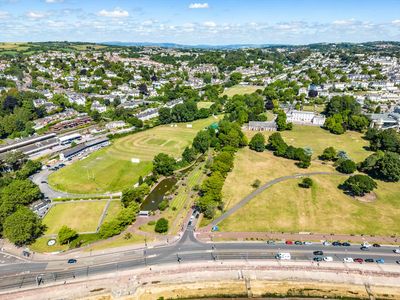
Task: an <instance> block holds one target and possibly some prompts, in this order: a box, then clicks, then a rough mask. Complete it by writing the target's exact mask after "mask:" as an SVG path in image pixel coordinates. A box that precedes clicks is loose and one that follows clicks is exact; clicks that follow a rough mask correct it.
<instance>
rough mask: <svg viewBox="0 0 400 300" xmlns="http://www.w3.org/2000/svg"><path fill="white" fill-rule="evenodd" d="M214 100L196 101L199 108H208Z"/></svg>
mask: <svg viewBox="0 0 400 300" xmlns="http://www.w3.org/2000/svg"><path fill="white" fill-rule="evenodd" d="M213 104H214V102H208V101H200V102H197V108H198V109H201V108H210V107H211V105H213Z"/></svg>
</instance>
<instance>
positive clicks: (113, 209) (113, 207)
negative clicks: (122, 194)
mask: <svg viewBox="0 0 400 300" xmlns="http://www.w3.org/2000/svg"><path fill="white" fill-rule="evenodd" d="M121 210H122V205H121V201H111V202H110V205H109V206H108V210H107V212H106V217H105V218H104V220H103V223H105V222H109V221H111V220H112V219H114V218H115V217H116V216H117V215H118V213H119V212H120V211H121Z"/></svg>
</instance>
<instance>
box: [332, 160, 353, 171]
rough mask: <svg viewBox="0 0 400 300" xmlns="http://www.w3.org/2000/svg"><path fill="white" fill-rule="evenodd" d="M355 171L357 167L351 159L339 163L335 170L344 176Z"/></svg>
mask: <svg viewBox="0 0 400 300" xmlns="http://www.w3.org/2000/svg"><path fill="white" fill-rule="evenodd" d="M356 169H357V165H356V163H355V162H354V161H352V160H351V159H345V160H342V161H341V162H340V164H339V165H338V167H337V168H336V170H338V171H339V172H340V173H344V174H351V173H354V172H355V170H356Z"/></svg>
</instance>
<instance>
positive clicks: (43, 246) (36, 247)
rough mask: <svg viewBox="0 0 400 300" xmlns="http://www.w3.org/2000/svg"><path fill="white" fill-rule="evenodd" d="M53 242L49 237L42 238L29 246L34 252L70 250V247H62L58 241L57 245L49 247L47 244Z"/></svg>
mask: <svg viewBox="0 0 400 300" xmlns="http://www.w3.org/2000/svg"><path fill="white" fill-rule="evenodd" d="M49 240H51V238H49V237H40V238H38V239H36V241H35V242H34V243H33V244H32V245H29V249H30V250H31V251H34V252H39V253H45V252H48V253H49V252H58V251H65V250H68V245H60V244H59V243H58V241H57V240H56V244H55V245H53V246H48V245H47V242H48V241H49Z"/></svg>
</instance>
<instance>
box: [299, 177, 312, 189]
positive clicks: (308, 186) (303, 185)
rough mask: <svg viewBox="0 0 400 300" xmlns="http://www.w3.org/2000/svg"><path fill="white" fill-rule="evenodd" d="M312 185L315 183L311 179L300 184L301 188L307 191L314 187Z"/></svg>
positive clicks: (306, 179)
mask: <svg viewBox="0 0 400 300" xmlns="http://www.w3.org/2000/svg"><path fill="white" fill-rule="evenodd" d="M312 185H313V181H312V179H311V178H309V177H306V178H303V180H302V181H301V182H300V183H299V186H300V187H302V188H305V189H308V188H310V187H312Z"/></svg>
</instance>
